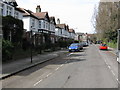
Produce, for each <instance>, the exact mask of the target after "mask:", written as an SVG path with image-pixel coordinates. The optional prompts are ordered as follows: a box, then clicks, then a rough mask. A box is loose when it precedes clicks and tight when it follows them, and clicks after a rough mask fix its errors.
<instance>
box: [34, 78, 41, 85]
mask: <svg viewBox="0 0 120 90" xmlns="http://www.w3.org/2000/svg"><path fill="white" fill-rule="evenodd" d="M41 81H42V79H41V80H39V81H38V82H37V83H35V84H34V86H36V85H37V84H39V83H40V82H41Z"/></svg>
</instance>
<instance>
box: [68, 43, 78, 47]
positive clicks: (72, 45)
mask: <svg viewBox="0 0 120 90" xmlns="http://www.w3.org/2000/svg"><path fill="white" fill-rule="evenodd" d="M70 46H71V47H74V46H78V44H71V45H70Z"/></svg>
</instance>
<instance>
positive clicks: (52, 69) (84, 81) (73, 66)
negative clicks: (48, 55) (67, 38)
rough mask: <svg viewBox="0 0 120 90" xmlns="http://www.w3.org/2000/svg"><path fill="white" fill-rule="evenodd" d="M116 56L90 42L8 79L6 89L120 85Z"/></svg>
mask: <svg viewBox="0 0 120 90" xmlns="http://www.w3.org/2000/svg"><path fill="white" fill-rule="evenodd" d="M115 59H116V56H115V55H114V54H113V53H112V52H111V51H109V50H108V51H100V50H99V49H98V46H97V45H90V46H89V47H85V48H84V50H82V51H80V52H72V53H69V52H68V53H63V54H62V55H61V56H60V57H59V58H57V59H53V60H51V61H48V62H46V63H44V64H40V65H38V66H35V67H33V68H30V69H28V70H26V71H23V72H20V73H18V74H16V75H15V76H12V77H10V78H6V79H5V80H2V83H3V88H118V82H119V81H118V63H117V61H116V60H115Z"/></svg>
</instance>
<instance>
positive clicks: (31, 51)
mask: <svg viewBox="0 0 120 90" xmlns="http://www.w3.org/2000/svg"><path fill="white" fill-rule="evenodd" d="M30 34H31V63H32V26H31V31H30Z"/></svg>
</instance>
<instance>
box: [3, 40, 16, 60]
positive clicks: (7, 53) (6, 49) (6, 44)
mask: <svg viewBox="0 0 120 90" xmlns="http://www.w3.org/2000/svg"><path fill="white" fill-rule="evenodd" d="M13 49H14V46H13V44H12V43H11V42H10V41H8V40H2V60H3V61H6V60H9V59H12V55H13V51H14V50H13Z"/></svg>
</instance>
